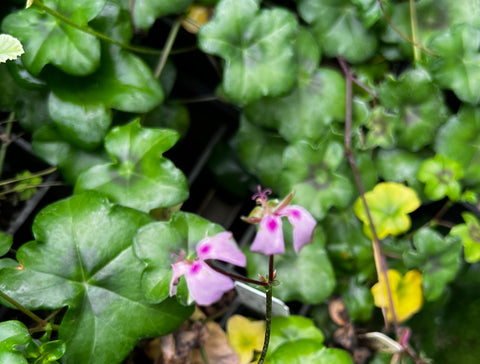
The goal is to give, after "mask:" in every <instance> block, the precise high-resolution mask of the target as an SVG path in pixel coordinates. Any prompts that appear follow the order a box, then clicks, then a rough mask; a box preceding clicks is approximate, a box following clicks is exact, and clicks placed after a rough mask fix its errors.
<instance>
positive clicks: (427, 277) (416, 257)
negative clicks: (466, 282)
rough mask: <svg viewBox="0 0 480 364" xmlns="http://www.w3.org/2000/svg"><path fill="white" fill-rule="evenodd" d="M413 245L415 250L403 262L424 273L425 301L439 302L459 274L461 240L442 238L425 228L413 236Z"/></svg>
mask: <svg viewBox="0 0 480 364" xmlns="http://www.w3.org/2000/svg"><path fill="white" fill-rule="evenodd" d="M413 245H414V247H415V250H409V251H406V252H405V253H404V254H403V261H404V262H405V265H406V266H407V267H408V268H418V269H420V270H421V272H422V286H423V294H424V296H425V298H426V299H427V300H429V301H434V300H437V299H438V298H440V297H441V295H442V293H443V291H444V288H445V286H446V285H447V284H448V283H450V282H451V281H452V280H453V279H454V278H455V276H456V274H457V271H458V268H459V266H460V248H461V243H460V240H459V239H457V238H455V237H453V236H448V235H447V236H446V237H443V236H442V235H440V234H439V233H438V232H436V231H435V230H433V229H431V228H422V229H419V230H417V231H416V232H415V234H414V235H413Z"/></svg>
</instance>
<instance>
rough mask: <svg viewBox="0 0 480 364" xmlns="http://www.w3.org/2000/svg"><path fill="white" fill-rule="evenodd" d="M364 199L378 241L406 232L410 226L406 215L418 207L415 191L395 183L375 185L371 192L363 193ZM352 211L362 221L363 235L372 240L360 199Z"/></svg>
mask: <svg viewBox="0 0 480 364" xmlns="http://www.w3.org/2000/svg"><path fill="white" fill-rule="evenodd" d="M365 199H366V201H367V204H368V207H369V210H370V214H371V217H372V220H373V223H374V225H375V230H376V232H377V236H378V238H379V239H383V238H385V237H386V236H387V235H389V234H391V235H398V234H401V233H404V232H406V231H407V230H408V229H409V228H410V225H411V221H410V217H409V216H408V213H410V212H412V211H415V210H416V209H417V208H418V207H419V206H420V200H419V199H418V197H417V194H416V193H415V191H414V190H413V189H411V188H409V187H406V186H404V185H402V184H399V183H396V182H381V183H379V184H377V185H376V186H375V188H374V189H373V190H372V191H369V192H367V193H365ZM353 210H354V211H355V214H356V215H357V217H358V218H359V219H360V220H361V221H363V232H364V233H365V235H366V236H367V237H369V238H372V230H371V229H370V222H369V220H368V217H367V213H366V212H365V208H364V206H363V203H362V200H361V199H360V197H359V198H358V199H357V200H356V201H355V204H354V206H353Z"/></svg>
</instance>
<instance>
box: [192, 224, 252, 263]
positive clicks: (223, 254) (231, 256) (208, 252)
mask: <svg viewBox="0 0 480 364" xmlns="http://www.w3.org/2000/svg"><path fill="white" fill-rule="evenodd" d="M196 249H197V255H198V257H199V258H200V259H201V260H206V259H217V260H221V261H222V262H227V263H231V264H235V265H238V266H240V267H245V266H246V265H247V259H246V258H245V255H244V254H243V253H242V251H241V250H240V249H239V248H238V246H237V244H236V243H235V241H234V240H233V236H232V233H231V232H228V231H226V232H222V233H219V234H217V235H215V236H213V237H211V238H205V239H203V240H202V241H200V242H199V243H198V244H197V248H196Z"/></svg>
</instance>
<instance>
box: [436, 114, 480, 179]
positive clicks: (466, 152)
mask: <svg viewBox="0 0 480 364" xmlns="http://www.w3.org/2000/svg"><path fill="white" fill-rule="evenodd" d="M479 146H480V110H479V109H478V108H473V107H469V106H463V107H462V108H461V109H460V110H459V112H458V113H457V115H455V116H452V117H451V118H450V119H449V120H448V121H447V123H446V124H445V125H443V126H442V127H441V128H440V130H439V131H438V134H437V139H436V141H435V151H436V152H437V153H438V154H441V155H444V156H448V158H450V159H453V160H455V161H457V162H459V163H461V165H462V167H463V171H464V174H465V175H464V180H465V183H466V184H468V185H475V184H477V183H479V182H480V148H479Z"/></svg>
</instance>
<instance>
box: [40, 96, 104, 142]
mask: <svg viewBox="0 0 480 364" xmlns="http://www.w3.org/2000/svg"><path fill="white" fill-rule="evenodd" d="M48 110H49V113H50V116H51V117H52V120H53V122H54V123H55V125H56V126H57V130H58V131H59V132H60V133H61V134H62V136H63V137H64V138H65V140H67V141H69V142H70V143H72V144H73V145H75V146H77V147H79V148H82V149H86V150H92V149H95V148H96V147H98V146H99V145H100V144H101V143H102V141H103V138H104V137H105V134H106V133H107V130H108V127H109V126H110V122H111V119H112V115H111V112H110V109H109V108H107V107H106V106H105V105H104V104H102V103H94V104H79V103H77V102H70V101H69V100H62V99H61V96H60V98H59V97H57V96H56V95H55V94H54V93H51V94H50V97H49V98H48Z"/></svg>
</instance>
